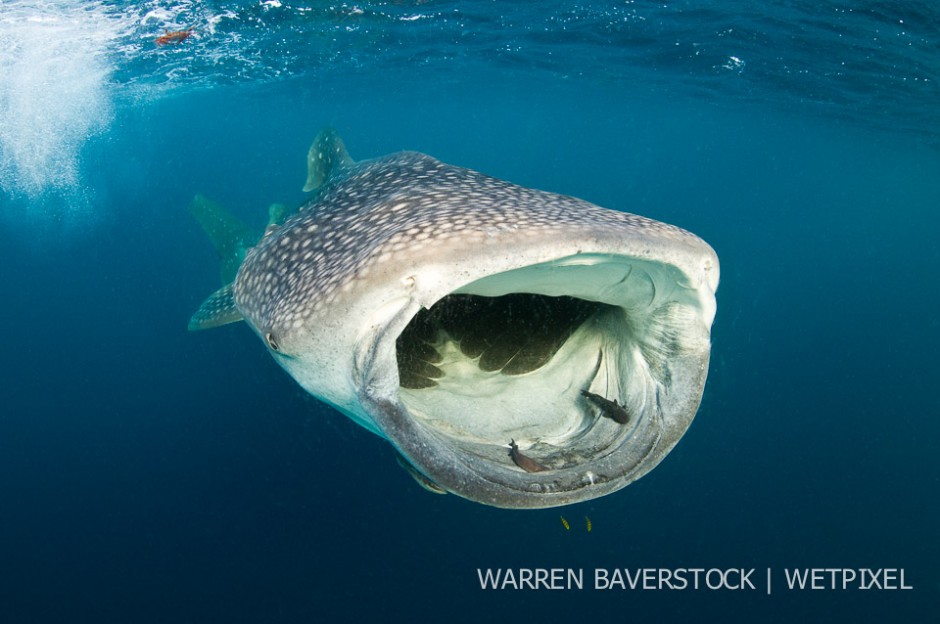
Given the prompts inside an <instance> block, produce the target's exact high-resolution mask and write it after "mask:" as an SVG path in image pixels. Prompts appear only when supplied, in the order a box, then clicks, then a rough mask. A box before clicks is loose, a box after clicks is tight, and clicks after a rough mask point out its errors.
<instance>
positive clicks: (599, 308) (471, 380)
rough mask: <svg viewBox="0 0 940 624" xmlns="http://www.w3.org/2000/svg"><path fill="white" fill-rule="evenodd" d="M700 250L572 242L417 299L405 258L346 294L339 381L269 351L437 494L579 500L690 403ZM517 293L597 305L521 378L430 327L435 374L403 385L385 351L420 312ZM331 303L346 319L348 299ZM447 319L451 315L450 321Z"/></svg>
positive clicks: (704, 352) (701, 326) (696, 352)
mask: <svg viewBox="0 0 940 624" xmlns="http://www.w3.org/2000/svg"><path fill="white" fill-rule="evenodd" d="M705 247H706V248H707V246H705ZM707 249H708V252H710V253H703V254H701V257H700V258H699V260H700V261H701V262H699V267H698V268H699V269H700V271H699V274H692V272H690V271H688V270H682V269H680V268H678V267H677V266H675V265H672V264H670V263H668V262H662V261H658V260H652V259H649V258H637V257H631V256H625V255H619V254H614V253H575V254H569V255H565V256H562V257H557V258H552V259H550V260H548V261H543V262H538V263H535V264H529V265H524V266H517V267H515V268H510V269H507V270H501V271H497V272H494V273H492V274H489V275H484V276H483V277H478V278H477V279H474V280H472V281H470V282H465V283H458V282H457V281H454V282H452V283H439V284H436V285H435V288H433V289H431V291H430V292H425V293H423V296H419V295H416V293H415V289H416V284H415V282H418V283H421V282H422V281H424V282H427V281H429V280H425V279H423V276H422V273H421V271H420V270H417V271H414V272H413V273H412V274H411V275H408V276H406V277H404V278H402V279H400V280H398V283H396V284H395V286H394V287H391V288H388V287H386V289H385V292H383V293H380V294H377V293H369V294H366V293H358V296H357V297H356V298H357V300H358V302H359V304H360V305H362V303H363V302H364V301H374V302H379V304H372V305H371V307H370V306H369V305H367V306H365V307H362V308H360V311H361V312H362V313H363V315H362V318H364V319H366V320H365V322H364V323H363V324H362V325H361V326H360V327H359V328H358V330H357V331H356V332H355V337H354V338H352V340H353V343H354V344H352V345H351V346H350V349H349V352H350V353H352V354H353V357H352V361H351V362H348V368H346V369H345V370H346V380H347V383H345V384H340V385H342V386H345V388H338V389H337V388H336V384H335V383H334V384H330V383H324V382H323V378H322V375H323V372H322V371H323V369H324V363H323V362H304V361H303V360H301V359H294V358H291V357H289V356H286V357H280V358H279V361H280V362H281V364H282V365H283V366H284V367H285V368H286V369H287V370H288V372H289V373H290V374H291V375H292V376H294V377H295V378H296V379H297V380H298V381H299V382H300V383H301V384H302V385H303V386H305V387H306V389H307V390H308V391H309V392H311V393H312V394H314V395H316V396H319V397H321V398H323V399H324V400H326V401H327V402H329V403H331V404H333V405H334V406H336V407H337V408H339V409H340V410H341V411H343V412H344V413H346V414H347V415H348V416H350V417H351V418H352V419H353V420H354V421H356V422H358V423H359V424H361V425H363V426H365V427H366V428H368V429H370V430H372V431H374V432H376V433H378V434H379V435H381V436H383V437H385V438H386V439H388V440H389V441H390V442H391V443H392V444H393V445H394V446H395V448H396V449H397V450H398V451H399V453H400V454H401V455H403V456H404V457H405V458H406V459H407V461H408V462H409V463H410V464H411V465H412V466H413V467H414V468H415V469H416V470H417V471H419V472H420V473H421V474H423V475H425V476H426V477H427V478H428V480H430V481H432V482H434V483H436V484H437V485H438V486H440V487H441V488H443V489H445V490H447V491H449V492H452V493H454V494H457V495H459V496H462V497H465V498H468V499H470V500H474V501H477V502H480V503H484V504H488V505H493V506H497V507H503V508H544V507H554V506H560V505H566V504H571V503H575V502H579V501H584V500H588V499H591V498H595V497H599V496H603V495H606V494H609V493H611V492H613V491H616V490H618V489H620V488H622V487H624V486H626V485H628V484H629V483H631V482H632V481H634V480H636V479H638V478H639V477H641V476H642V475H644V474H645V473H647V472H648V471H650V470H651V469H652V468H654V467H655V466H656V465H657V464H658V463H659V461H660V460H661V459H662V458H663V457H664V456H665V455H666V454H667V453H668V452H669V451H670V450H671V449H672V448H673V447H674V446H675V444H676V443H677V442H678V440H679V438H680V437H681V436H682V435H683V433H684V432H685V430H686V429H687V428H688V426H689V424H690V423H691V421H692V418H693V417H694V415H695V412H696V410H697V409H698V404H699V401H700V398H701V394H702V388H703V386H704V383H705V377H706V374H707V369H708V358H709V349H710V341H709V330H710V326H711V321H712V318H713V316H714V310H715V308H714V294H713V293H714V288H715V286H717V277H718V276H717V263H716V262H714V260H715V259H714V252H711V250H710V248H707ZM452 273H454V274H457V272H452ZM518 293H526V296H529V295H533V294H534V295H538V296H542V297H544V299H540V301H544V302H546V303H545V305H547V306H551V305H554V303H553V302H555V301H556V300H558V299H559V298H560V297H566V298H568V299H567V300H570V299H571V298H574V299H577V300H580V301H584V302H587V305H588V306H592V305H593V306H596V309H595V310H592V309H591V308H590V307H588V308H587V314H588V316H587V318H586V319H584V320H583V321H582V322H580V324H579V325H578V326H577V327H576V328H574V330H573V331H572V332H571V333H570V335H569V336H568V337H567V339H566V340H564V341H563V344H562V346H561V347H560V348H559V349H558V350H557V351H556V352H555V353H554V354H553V355H552V356H551V358H550V360H549V361H548V362H547V363H546V364H544V365H542V366H539V367H537V368H535V369H534V370H531V371H528V372H524V373H522V374H511V375H507V374H505V373H501V372H498V371H497V372H493V371H480V370H479V367H476V368H475V366H474V361H473V358H470V357H467V356H465V355H462V354H461V353H460V352H459V345H458V342H457V341H455V340H453V339H452V337H449V336H447V334H446V333H443V334H441V332H440V331H439V332H438V336H437V338H438V339H437V349H438V350H439V351H440V352H442V354H439V355H440V356H441V360H442V361H440V362H438V364H439V366H438V368H440V369H441V370H442V372H443V373H444V374H443V376H442V377H439V378H437V379H435V380H434V382H435V384H436V385H433V386H432V387H429V388H409V387H403V381H402V378H403V375H404V374H405V373H406V371H403V370H402V362H401V359H400V355H401V353H400V352H401V351H402V350H403V349H404V350H407V349H408V348H409V345H408V344H407V343H406V342H404V341H405V339H407V338H408V337H409V335H410V334H411V333H413V332H410V331H409V327H411V326H412V324H413V323H414V322H415V320H416V319H417V318H418V317H419V316H420V314H421V312H422V310H427V309H431V310H434V309H435V304H438V303H441V302H443V301H446V300H448V298H451V299H452V298H453V297H485V298H486V300H487V301H499V300H501V299H504V298H506V297H512V296H517V294H518ZM356 294H357V293H354V295H356ZM422 302H424V303H422ZM346 309H347V310H348V311H349V313H350V315H351V316H353V317H356V314H357V313H356V312H355V309H356V307H355V305H353V306H352V307H349V308H346ZM466 321H467V322H468V323H469V322H471V321H472V318H467V319H466ZM461 322H462V319H461V318H460V315H459V314H457V315H456V317H455V318H452V319H450V323H451V324H458V325H459V324H460V323H461ZM256 331H257V330H256ZM259 333H260V331H259ZM411 339H413V337H412V338H411ZM281 355H282V356H283V354H281ZM331 385H332V386H333V388H332V389H331V388H330V387H329V386H331ZM582 391H585V392H590V393H592V394H593V395H595V396H599V397H603V398H606V399H608V400H612V401H617V403H618V404H619V405H623V406H624V409H625V411H626V412H627V413H628V414H629V420H628V422H626V423H619V422H616V421H615V420H614V419H613V418H611V417H610V414H608V413H605V411H604V409H602V408H601V407H599V406H598V405H597V404H596V403H595V402H594V401H592V400H590V399H588V398H587V397H586V396H585V395H584V394H583V392H582ZM511 441H513V442H515V443H516V444H517V445H518V447H517V448H518V449H519V453H521V454H523V456H524V457H525V458H529V459H532V460H533V461H534V462H536V465H538V466H540V467H541V468H544V470H539V471H537V472H530V471H527V470H526V469H524V468H523V467H522V466H521V464H520V463H519V462H517V461H515V460H514V459H513V458H512V456H511V455H510V442H511Z"/></svg>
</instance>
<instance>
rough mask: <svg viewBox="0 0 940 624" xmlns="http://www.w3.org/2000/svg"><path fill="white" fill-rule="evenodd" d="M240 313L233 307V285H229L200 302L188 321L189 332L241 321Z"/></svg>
mask: <svg viewBox="0 0 940 624" xmlns="http://www.w3.org/2000/svg"><path fill="white" fill-rule="evenodd" d="M242 318H243V317H242V313H241V312H239V311H238V308H236V307H235V284H234V283H231V284H228V285H227V286H223V287H222V288H220V289H219V290H217V291H215V292H214V293H212V294H211V295H209V298H208V299H206V300H205V301H203V302H202V305H201V306H199V309H198V310H196V313H195V314H193V316H192V318H191V319H189V331H199V330H201V329H212V328H213V327H220V326H222V325H228V324H229V323H235V322H238V321H240V320H242Z"/></svg>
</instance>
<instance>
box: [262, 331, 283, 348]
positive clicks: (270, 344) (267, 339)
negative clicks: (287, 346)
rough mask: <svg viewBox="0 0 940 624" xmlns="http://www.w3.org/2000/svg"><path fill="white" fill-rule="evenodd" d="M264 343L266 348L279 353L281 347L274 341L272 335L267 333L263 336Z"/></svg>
mask: <svg viewBox="0 0 940 624" xmlns="http://www.w3.org/2000/svg"><path fill="white" fill-rule="evenodd" d="M264 341H265V342H266V343H268V347H269V348H270V349H271V350H272V351H280V350H281V347H280V346H279V345H278V344H277V340H275V339H274V334H272V333H271V332H268V333H266V334H265V335H264Z"/></svg>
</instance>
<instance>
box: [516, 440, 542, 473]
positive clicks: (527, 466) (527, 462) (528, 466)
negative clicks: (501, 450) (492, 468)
mask: <svg viewBox="0 0 940 624" xmlns="http://www.w3.org/2000/svg"><path fill="white" fill-rule="evenodd" d="M509 456H510V457H511V458H512V461H514V462H515V464H516V465H517V466H519V467H520V468H522V469H523V470H525V471H526V472H545V471H546V470H548V466H543V465H542V464H540V463H538V462H537V461H535V460H534V459H532V458H531V457H527V456H526V455H523V454H522V451H520V450H519V445H518V444H516V441H515V440H510V441H509Z"/></svg>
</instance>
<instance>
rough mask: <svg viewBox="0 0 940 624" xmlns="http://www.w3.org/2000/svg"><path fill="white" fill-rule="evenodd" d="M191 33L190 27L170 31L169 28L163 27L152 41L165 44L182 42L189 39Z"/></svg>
mask: <svg viewBox="0 0 940 624" xmlns="http://www.w3.org/2000/svg"><path fill="white" fill-rule="evenodd" d="M192 34H193V29H192V28H187V29H186V30H176V31H174V32H170V31H169V30H166V29H164V31H163V34H162V35H160V36H159V37H157V38H156V39H155V40H154V41H156V42H157V45H167V44H168V43H182V42H184V41H186V40H187V39H189V37H190V36H191V35H192Z"/></svg>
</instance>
